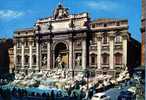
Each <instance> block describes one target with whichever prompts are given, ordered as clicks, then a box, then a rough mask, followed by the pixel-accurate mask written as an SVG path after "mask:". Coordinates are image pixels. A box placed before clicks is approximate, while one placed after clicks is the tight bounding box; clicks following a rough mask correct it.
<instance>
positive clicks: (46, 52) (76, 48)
mask: <svg viewBox="0 0 146 100" xmlns="http://www.w3.org/2000/svg"><path fill="white" fill-rule="evenodd" d="M133 40H134V39H132V38H131V36H130V33H129V32H128V21H127V20H121V19H97V20H95V21H91V20H90V17H89V15H88V13H86V12H83V13H79V14H70V13H69V9H68V8H64V6H63V5H61V4H60V5H58V7H57V8H56V9H55V10H54V13H53V15H52V16H50V17H46V18H42V19H39V20H37V22H36V23H35V25H34V27H32V28H26V29H19V30H16V31H15V32H14V48H13V52H14V65H15V71H16V72H21V71H23V72H25V73H26V74H27V73H28V72H30V71H33V72H36V71H40V70H42V71H50V70H57V69H67V70H69V71H76V72H78V71H84V70H85V69H88V70H93V71H95V72H96V74H109V75H112V76H113V77H116V76H118V75H119V73H120V72H121V71H123V70H126V69H127V68H130V67H132V66H129V65H130V64H129V63H130V59H131V56H132V57H135V56H134V54H132V55H131V51H129V50H131V49H129V48H132V47H133V46H135V45H134V44H133V45H131V43H132V41H133ZM134 41H136V40H134ZM133 43H135V42H133ZM138 46H139V44H138ZM135 49H139V48H135ZM136 62H137V64H139V59H135V58H133V61H131V63H132V64H135V63H136Z"/></svg>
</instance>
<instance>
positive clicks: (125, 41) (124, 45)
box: [122, 34, 128, 66]
mask: <svg viewBox="0 0 146 100" xmlns="http://www.w3.org/2000/svg"><path fill="white" fill-rule="evenodd" d="M127 38H128V36H127V34H125V35H123V58H122V61H123V64H124V66H127Z"/></svg>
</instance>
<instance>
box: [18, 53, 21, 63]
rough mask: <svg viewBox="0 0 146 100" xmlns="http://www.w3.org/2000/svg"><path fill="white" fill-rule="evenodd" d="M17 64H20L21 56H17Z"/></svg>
mask: <svg viewBox="0 0 146 100" xmlns="http://www.w3.org/2000/svg"><path fill="white" fill-rule="evenodd" d="M17 63H18V64H20V63H21V56H19V55H18V56H17Z"/></svg>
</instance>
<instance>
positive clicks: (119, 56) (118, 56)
mask: <svg viewBox="0 0 146 100" xmlns="http://www.w3.org/2000/svg"><path fill="white" fill-rule="evenodd" d="M114 57H115V59H114V62H115V65H121V64H122V54H120V53H116V54H115V55H114Z"/></svg>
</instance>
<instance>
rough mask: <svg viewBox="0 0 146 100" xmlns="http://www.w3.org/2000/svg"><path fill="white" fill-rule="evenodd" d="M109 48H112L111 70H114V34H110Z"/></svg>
mask: <svg viewBox="0 0 146 100" xmlns="http://www.w3.org/2000/svg"><path fill="white" fill-rule="evenodd" d="M109 34H110V36H109V38H110V39H109V40H110V41H109V47H110V69H113V67H114V62H113V61H114V33H113V32H110V33H109Z"/></svg>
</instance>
